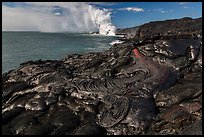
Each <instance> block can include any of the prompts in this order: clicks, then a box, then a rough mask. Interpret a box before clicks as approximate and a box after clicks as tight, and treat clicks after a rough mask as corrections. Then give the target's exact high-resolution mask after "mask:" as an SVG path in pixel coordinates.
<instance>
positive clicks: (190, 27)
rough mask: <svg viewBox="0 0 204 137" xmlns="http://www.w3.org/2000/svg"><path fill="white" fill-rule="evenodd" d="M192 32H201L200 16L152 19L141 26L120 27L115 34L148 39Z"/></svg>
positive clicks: (190, 33)
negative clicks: (163, 19) (162, 19)
mask: <svg viewBox="0 0 204 137" xmlns="http://www.w3.org/2000/svg"><path fill="white" fill-rule="evenodd" d="M192 33H195V34H200V35H201V34H202V17H200V18H197V19H192V18H189V17H185V18H181V19H172V20H165V21H154V22H149V23H146V24H143V25H141V26H136V27H132V28H126V29H121V30H119V31H118V32H117V33H116V34H117V35H122V34H123V35H126V37H127V38H133V39H149V38H152V37H156V36H175V35H177V36H179V35H192Z"/></svg>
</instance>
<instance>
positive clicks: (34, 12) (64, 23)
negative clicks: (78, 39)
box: [2, 2, 111, 32]
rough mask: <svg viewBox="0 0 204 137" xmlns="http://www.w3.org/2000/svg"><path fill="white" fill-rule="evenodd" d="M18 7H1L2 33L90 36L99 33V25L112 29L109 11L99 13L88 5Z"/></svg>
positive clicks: (30, 3)
mask: <svg viewBox="0 0 204 137" xmlns="http://www.w3.org/2000/svg"><path fill="white" fill-rule="evenodd" d="M15 4H16V6H15V7H8V6H6V5H4V4H2V30H3V31H9V30H10V31H11V30H12V31H26V30H32V31H43V32H61V31H68V32H90V31H96V29H97V28H98V26H99V24H103V25H104V24H108V25H109V26H110V25H111V16H110V15H111V13H110V11H108V10H106V9H103V10H101V9H98V8H96V7H94V6H92V5H89V4H87V3H82V2H24V3H19V4H21V5H22V4H25V5H26V6H18V3H15ZM56 7H57V8H59V9H57V8H56ZM56 9H57V10H56ZM55 10H56V11H55Z"/></svg>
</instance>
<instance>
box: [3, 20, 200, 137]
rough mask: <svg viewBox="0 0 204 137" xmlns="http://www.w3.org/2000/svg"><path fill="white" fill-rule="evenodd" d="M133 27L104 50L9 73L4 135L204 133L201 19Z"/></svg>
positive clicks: (29, 65) (35, 63)
mask: <svg viewBox="0 0 204 137" xmlns="http://www.w3.org/2000/svg"><path fill="white" fill-rule="evenodd" d="M167 26H168V27H167ZM135 28H137V29H136V30H135ZM135 28H134V29H133V30H131V31H127V29H126V30H124V31H123V30H120V32H118V34H125V36H126V38H125V39H124V40H125V42H124V43H122V44H115V45H113V46H112V47H111V48H110V49H109V50H106V51H104V52H99V53H88V54H83V55H80V54H73V55H68V56H67V57H65V58H64V59H62V60H37V61H29V62H26V63H23V64H21V65H20V67H19V68H17V69H15V70H11V71H9V72H7V73H4V74H3V75H2V134H3V135H9V134H10V135H94V134H102V135H112V134H113V135H138V134H147V135H167V134H180V135H185V134H191V135H193V134H196V135H197V134H198V135H201V134H202V76H201V75H202V20H201V18H199V19H191V18H183V19H176V20H168V21H160V22H150V23H147V24H144V25H141V26H139V27H135ZM130 32H131V33H130ZM132 34H134V35H132Z"/></svg>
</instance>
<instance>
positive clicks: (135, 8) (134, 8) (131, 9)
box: [118, 7, 144, 12]
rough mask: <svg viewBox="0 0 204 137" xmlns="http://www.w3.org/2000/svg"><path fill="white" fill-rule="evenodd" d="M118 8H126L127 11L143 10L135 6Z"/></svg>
mask: <svg viewBox="0 0 204 137" xmlns="http://www.w3.org/2000/svg"><path fill="white" fill-rule="evenodd" d="M118 10H127V11H134V12H143V11H144V9H142V8H137V7H127V8H119V9H118Z"/></svg>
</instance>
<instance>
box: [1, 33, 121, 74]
mask: <svg viewBox="0 0 204 137" xmlns="http://www.w3.org/2000/svg"><path fill="white" fill-rule="evenodd" d="M117 39H118V37H117V36H102V35H91V34H85V33H44V32H2V74H3V73H5V72H7V71H9V70H12V69H16V68H17V67H19V66H20V64H21V63H23V62H27V61H30V60H38V59H42V60H46V59H49V60H56V59H62V58H64V57H66V56H67V55H69V54H75V53H78V54H84V53H89V52H100V51H104V50H107V49H109V48H110V46H111V45H110V43H111V42H113V41H114V40H117Z"/></svg>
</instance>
